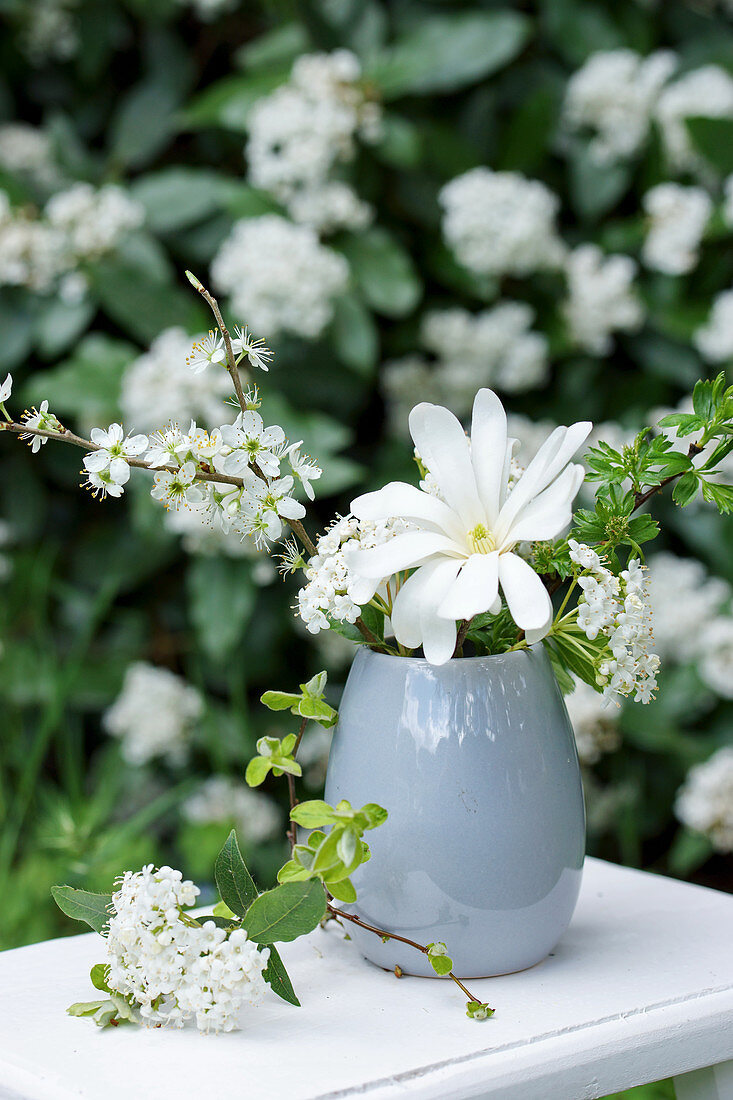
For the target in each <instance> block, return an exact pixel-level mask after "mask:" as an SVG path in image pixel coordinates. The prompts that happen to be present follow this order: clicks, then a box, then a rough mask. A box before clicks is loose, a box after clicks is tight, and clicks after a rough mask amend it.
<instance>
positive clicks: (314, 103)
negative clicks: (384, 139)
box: [246, 50, 381, 232]
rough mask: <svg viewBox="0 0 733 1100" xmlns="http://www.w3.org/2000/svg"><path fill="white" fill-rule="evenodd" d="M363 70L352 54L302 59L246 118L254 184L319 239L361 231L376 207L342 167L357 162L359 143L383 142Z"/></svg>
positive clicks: (378, 111)
mask: <svg viewBox="0 0 733 1100" xmlns="http://www.w3.org/2000/svg"><path fill="white" fill-rule="evenodd" d="M360 78H361V65H360V63H359V60H358V58H357V57H356V56H355V54H353V53H351V52H350V51H349V50H335V51H334V52H333V53H330V54H325V53H317V54H305V55H303V56H302V57H299V58H298V59H297V61H296V62H295V64H294V65H293V71H292V73H291V76H290V80H289V81H288V82H287V83H286V84H283V85H281V87H279V88H278V89H276V91H274V92H273V93H272V94H271V95H269V96H266V97H265V98H264V99H260V100H258V101H257V102H256V103H255V105H254V107H253V108H252V110H251V111H250V113H249V116H248V118H247V126H248V128H249V141H248V142H247V149H246V155H247V162H248V166H249V180H250V182H251V183H253V184H254V186H255V187H261V188H263V190H265V191H269V192H270V194H272V195H274V196H275V198H276V199H277V200H278V201H279V202H281V203H282V204H283V205H284V206H285V207H286V209H287V211H288V213H289V215H290V216H291V218H293V220H294V221H296V222H302V223H304V224H306V225H311V226H313V227H314V228H315V229H316V230H318V231H319V232H331V231H333V230H334V229H338V228H349V229H360V228H363V227H364V226H365V225H367V224H368V223H369V221H370V220H371V217H372V210H371V208H370V207H369V206H368V205H367V204H366V203H364V202H362V201H361V199H359V197H358V195H357V194H356V192H355V191H354V189H353V188H352V187H351V186H350V185H349V184H348V183H345V182H344V181H343V180H340V179H334V178H333V172H334V169H335V168H336V166H337V165H340V164H343V163H347V162H349V161H351V160H353V158H354V155H355V152H356V141H355V139H356V138H360V139H361V140H362V141H367V142H371V141H375V140H378V138H379V137H380V134H381V108H380V107H379V105H378V104H376V103H374V102H370V101H369V100H368V99H367V98H366V96H365V94H364V91H363V89H362V88H361V87H360V86H359V83H358V82H359V80H360Z"/></svg>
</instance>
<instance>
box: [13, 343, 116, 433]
mask: <svg viewBox="0 0 733 1100" xmlns="http://www.w3.org/2000/svg"><path fill="white" fill-rule="evenodd" d="M137 354H138V352H137V349H136V348H135V347H134V345H133V344H129V343H127V341H126V340H115V339H114V338H113V337H111V336H107V335H105V334H103V333H101V332H99V333H98V332H95V333H91V334H90V335H89V336H86V337H84V339H83V340H82V341H81V342H80V343H79V344H78V345H77V347H76V348H75V349H74V353H73V355H72V356H71V358H70V359H66V360H64V362H63V363H60V364H58V365H57V366H54V367H53V369H52V370H48V371H38V372H34V374H33V375H32V377H31V378H30V380H29V382H28V385H27V394H28V398H27V399H28V400H29V401H32V402H34V403H36V404H38V403H39V402H40V401H42V400H43V399H44V398H46V399H47V400H48V403H49V405H50V407H51V408H52V409H53V411H54V412H55V413H57V414H58V415H59V416H60V417H62V418H63V417H64V416H65V415H68V416H82V417H83V418H84V419H85V420H86V421H87V422H88V423H91V424H103V423H107V424H109V423H110V421H111V420H113V419H114V418H115V417H116V416H117V415H118V409H119V395H120V385H121V382H122V377H123V375H124V372H125V369H126V368H127V367H128V366H129V364H130V363H131V362H132V360H133V359H134V358H135V357H136V356H137ZM127 427H129V428H130V429H132V428H134V427H135V425H134V424H130V425H127Z"/></svg>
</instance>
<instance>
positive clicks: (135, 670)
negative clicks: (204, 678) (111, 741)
mask: <svg viewBox="0 0 733 1100" xmlns="http://www.w3.org/2000/svg"><path fill="white" fill-rule="evenodd" d="M203 711H204V704H203V700H202V698H201V696H200V694H199V692H198V691H197V690H196V689H195V688H193V687H191V686H190V685H189V684H187V683H186V681H185V680H182V679H181V677H180V676H176V675H175V674H174V673H173V672H170V671H169V670H168V669H166V668H158V667H157V666H156V665H151V664H148V663H147V662H145V661H135V662H134V663H133V664H131V665H129V666H128V668H127V671H126V673H125V678H124V681H123V684H122V690H121V692H120V694H119V695H118V697H117V699H116V700H115V701H114V703H113V704H112V706H111V707H110V708H109V709H108V710H107V711H106V712H105V714H104V717H103V719H102V725H103V726H104V728H105V730H106V731H107V733H109V734H111V735H112V736H113V737H119V738H120V742H121V748H122V755H123V757H124V758H125V760H126V761H127V762H128V763H129V764H146V763H147V762H148V761H149V760H153V759H155V758H156V757H163V758H165V759H166V760H168V761H169V762H170V763H172V764H180V763H182V762H183V761H184V760H185V759H186V755H187V753H188V746H189V742H190V738H191V733H192V729H193V726H194V725H195V723H196V722H197V721H198V720H199V718H200V717H201V715H202V714H203Z"/></svg>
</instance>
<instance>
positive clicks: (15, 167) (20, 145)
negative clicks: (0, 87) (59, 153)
mask: <svg viewBox="0 0 733 1100" xmlns="http://www.w3.org/2000/svg"><path fill="white" fill-rule="evenodd" d="M0 167H2V168H4V169H5V171H6V172H11V173H18V174H19V175H21V176H26V177H28V178H29V179H30V180H32V181H33V182H35V183H38V184H39V185H41V186H45V187H49V186H51V185H52V184H54V183H55V182H57V180H58V178H59V173H58V169H57V168H56V165H55V164H54V158H53V149H52V145H51V140H50V138H49V136H48V134H47V133H46V131H45V130H43V129H41V128H40V127H37V126H29V125H28V123H26V122H5V123H3V124H2V125H0Z"/></svg>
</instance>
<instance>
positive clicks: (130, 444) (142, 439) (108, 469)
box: [84, 424, 149, 496]
mask: <svg viewBox="0 0 733 1100" xmlns="http://www.w3.org/2000/svg"><path fill="white" fill-rule="evenodd" d="M89 438H90V439H91V441H92V443H94V444H96V446H97V450H96V451H91V452H90V453H89V454H87V455H85V456H84V469H85V470H86V471H87V474H99V475H101V474H104V473H108V474H109V477H106V478H102V479H101V480H102V481H103V482H104V484H105V485H106V491H107V492H108V493H109V494H110V496H122V491H121V490H120V492H116V491H113V488H120V487H121V486H122V485H124V484H125V483H126V482H127V481H128V480H129V477H130V466H129V464H128V461H127V460H128V459H130V458H137V456H138V455H141V454H142V453H143V451H147V449H148V445H149V440H148V437H147V436H146V435H128V436H127V437H125V432H124V429H123V427H122V425H121V424H110V426H109V428H107V430H106V431H105V429H104V428H92V431H91V434H90V437H89ZM89 483H90V484H92V485H94V486H95V487H96V488H102V485H99V484H98V483H97V480H92V478H91V477H90V478H89Z"/></svg>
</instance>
